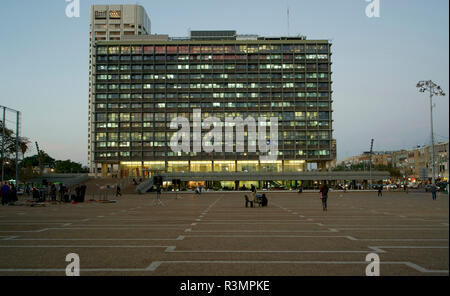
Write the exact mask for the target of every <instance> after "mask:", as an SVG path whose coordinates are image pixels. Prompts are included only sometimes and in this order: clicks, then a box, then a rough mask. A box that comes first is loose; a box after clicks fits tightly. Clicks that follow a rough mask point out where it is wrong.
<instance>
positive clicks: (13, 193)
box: [0, 182, 18, 206]
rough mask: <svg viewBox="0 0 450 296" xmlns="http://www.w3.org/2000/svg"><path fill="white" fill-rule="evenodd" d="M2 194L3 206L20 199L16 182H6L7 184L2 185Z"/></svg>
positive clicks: (0, 191) (0, 193) (0, 192)
mask: <svg viewBox="0 0 450 296" xmlns="http://www.w3.org/2000/svg"><path fill="white" fill-rule="evenodd" d="M0 195H1V199H2V206H6V205H9V204H13V203H15V202H16V201H17V200H18V198H17V189H16V186H14V184H8V182H5V184H3V185H2V187H1V189H0Z"/></svg>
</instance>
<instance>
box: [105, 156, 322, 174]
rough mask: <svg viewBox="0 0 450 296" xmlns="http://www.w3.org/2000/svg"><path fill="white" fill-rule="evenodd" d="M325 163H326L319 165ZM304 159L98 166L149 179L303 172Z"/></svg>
mask: <svg viewBox="0 0 450 296" xmlns="http://www.w3.org/2000/svg"><path fill="white" fill-rule="evenodd" d="M320 165H322V166H324V165H325V163H321V164H319V166H320ZM306 170H307V162H306V161H305V160H276V161H260V160H242V161H235V160H212V161H204V160H201V161H144V162H132V161H129V162H120V163H103V164H98V165H97V174H98V175H99V176H102V177H110V176H112V177H118V178H126V177H137V178H149V177H151V176H154V175H157V174H162V173H233V172H250V173H253V172H278V173H281V172H304V171H306Z"/></svg>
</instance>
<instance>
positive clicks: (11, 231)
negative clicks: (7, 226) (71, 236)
mask: <svg viewBox="0 0 450 296" xmlns="http://www.w3.org/2000/svg"><path fill="white" fill-rule="evenodd" d="M49 229H50V228H44V229H38V230H0V232H7V233H15V232H20V233H36V232H44V231H47V230H49ZM58 229H66V228H58Z"/></svg>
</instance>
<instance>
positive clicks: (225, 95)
mask: <svg viewBox="0 0 450 296" xmlns="http://www.w3.org/2000/svg"><path fill="white" fill-rule="evenodd" d="M113 89H115V88H113ZM328 97H329V93H328V92H298V93H280V92H278V93H270V92H261V93H239V92H236V93H235V92H229V93H223V92H222V93H172V94H170V93H167V94H162V93H156V94H140V93H133V94H130V93H125V94H97V95H96V98H97V100H106V99H110V100H117V99H210V98H214V99H218V98H229V99H230V98H253V99H260V98H271V99H276V98H328Z"/></svg>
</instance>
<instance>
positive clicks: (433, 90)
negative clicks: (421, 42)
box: [417, 80, 445, 184]
mask: <svg viewBox="0 0 450 296" xmlns="http://www.w3.org/2000/svg"><path fill="white" fill-rule="evenodd" d="M417 88H418V89H419V92H422V93H424V92H426V91H429V92H430V113H431V162H432V164H431V174H432V183H433V184H436V179H435V163H434V155H435V152H434V132H433V96H445V93H444V91H443V90H442V89H441V87H440V86H439V85H437V84H436V83H434V82H433V81H431V80H428V81H419V82H418V83H417Z"/></svg>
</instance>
